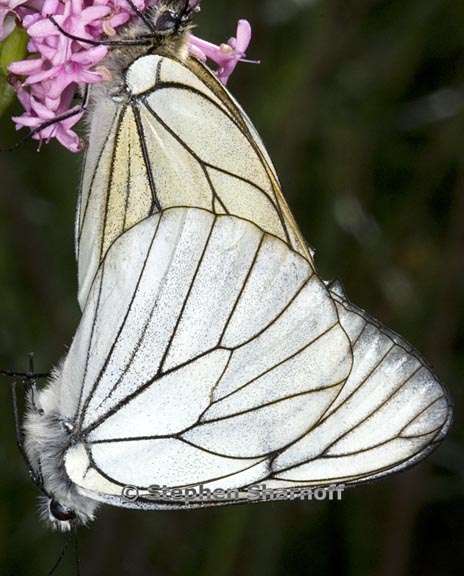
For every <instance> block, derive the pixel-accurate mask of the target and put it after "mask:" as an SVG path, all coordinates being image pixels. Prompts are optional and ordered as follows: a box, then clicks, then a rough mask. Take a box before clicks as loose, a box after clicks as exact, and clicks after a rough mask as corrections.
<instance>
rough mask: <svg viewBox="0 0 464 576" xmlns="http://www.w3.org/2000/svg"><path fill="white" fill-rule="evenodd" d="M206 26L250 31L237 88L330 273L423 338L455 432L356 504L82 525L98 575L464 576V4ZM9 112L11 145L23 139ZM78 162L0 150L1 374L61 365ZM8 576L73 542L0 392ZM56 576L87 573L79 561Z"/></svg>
mask: <svg viewBox="0 0 464 576" xmlns="http://www.w3.org/2000/svg"><path fill="white" fill-rule="evenodd" d="M203 8H204V10H203V14H202V16H201V18H200V19H199V24H200V33H201V34H202V35H203V36H204V37H207V38H209V39H213V40H216V41H221V40H223V39H224V38H225V37H227V36H228V35H229V34H230V33H231V31H232V29H233V25H234V21H235V20H236V19H238V18H239V17H247V18H249V19H250V20H251V21H252V22H253V25H254V30H255V37H254V42H253V45H252V48H251V49H250V52H249V56H250V57H252V58H260V59H261V60H262V64H261V65H260V66H252V65H242V66H241V67H240V68H239V70H238V71H237V72H236V73H235V75H234V76H233V78H232V81H231V84H230V87H231V90H232V91H233V93H234V94H236V95H237V96H238V97H239V100H240V101H241V102H242V104H243V105H244V107H245V108H246V109H247V110H248V111H249V113H250V115H251V117H252V118H253V119H254V121H255V123H256V125H257V127H258V129H259V130H260V131H261V132H262V134H263V136H264V139H265V142H266V143H267V144H268V147H269V149H270V152H271V155H272V156H273V158H274V160H275V163H276V165H277V168H278V170H279V173H280V175H281V178H282V182H283V185H284V190H285V192H286V194H287V197H288V198H289V202H290V204H291V206H292V208H293V210H294V213H295V215H296V218H297V220H298V222H299V223H300V225H301V227H302V229H303V231H304V234H305V236H306V238H307V239H308V241H309V242H310V243H311V244H312V245H313V246H314V247H315V248H316V249H317V263H318V266H319V269H320V271H321V273H322V275H323V276H324V277H325V278H327V279H332V278H335V277H339V278H341V279H342V281H343V282H344V284H345V287H346V290H347V292H348V295H349V296H350V297H351V299H352V300H353V301H354V302H355V303H357V304H358V305H360V306H362V307H364V308H366V309H367V310H369V311H370V312H371V313H372V314H374V315H375V316H376V317H378V318H379V319H381V320H382V321H383V322H384V323H386V324H387V325H388V326H390V327H391V328H393V329H395V330H397V331H398V332H400V333H401V334H403V335H404V336H405V337H407V339H408V340H410V341H411V342H412V343H413V344H414V345H415V346H416V347H417V348H418V349H419V350H421V351H422V352H423V353H424V354H425V356H426V357H427V359H428V360H429V361H430V362H431V363H432V364H433V366H434V368H435V370H436V372H437V373H438V374H439V375H440V376H441V378H442V379H443V381H444V382H445V383H446V384H447V385H448V386H449V389H450V390H451V393H452V396H453V398H454V401H455V404H456V420H455V424H454V427H453V429H452V430H451V433H450V436H449V438H448V439H447V440H446V441H445V443H444V444H443V446H442V447H441V448H439V450H438V451H437V452H435V453H434V454H433V455H432V457H431V458H429V459H428V460H427V461H426V462H424V463H421V464H420V465H419V466H417V467H416V468H415V469H413V470H411V471H408V472H405V473H402V474H400V475H398V476H397V477H393V478H389V479H387V480H384V481H382V482H378V483H375V484H372V485H368V486H363V487H360V488H357V489H354V490H352V491H350V492H348V493H346V495H345V498H344V501H343V502H342V503H339V504H338V503H307V504H265V505H261V506H247V507H241V508H236V509H233V508H230V509H222V510H219V511H216V510H215V511H200V512H189V513H188V512H184V513H137V512H129V511H124V510H117V509H110V508H106V509H104V510H102V512H101V513H100V515H99V518H98V521H97V522H96V523H95V524H94V525H93V526H91V527H90V529H88V530H82V531H81V553H82V568H83V574H84V576H94V575H98V576H106V575H113V574H114V575H120V574H128V575H131V576H132V575H137V576H138V575H143V576H147V575H152V574H153V575H156V576H165V575H166V576H170V575H183V576H190V575H195V576H229V575H236V574H240V575H242V574H243V575H245V576H247V575H253V576H260V575H264V576H273V575H275V576H280V575H286V576H296V575H303V574H305V575H308V576H319V575H324V576H326V575H332V574H334V575H335V574H337V575H338V574H343V575H348V576H352V575H353V576H403V575H418V576H419V575H420V576H428V575H430V576H448V575H454V574H457V573H458V572H459V573H460V572H461V569H462V566H463V565H464V552H463V550H464V540H463V539H464V527H463V525H464V484H463V479H464V453H463V449H462V447H463V431H462V412H461V408H462V404H463V392H462V390H463V388H462V373H463V369H464V345H463V344H464V342H463V340H464V322H463V320H464V307H463V304H464V296H463V295H464V273H463V269H464V266H463V256H464V153H463V149H464V3H463V2H458V1H456V0H392V1H375V0H348V1H346V0H338V1H334V0H319V1H317V0H312V1H311V0H306V1H304V0H299V1H297V0H292V1H290V0H288V1H285V0H268V1H250V0H241V1H236V2H231V1H226V0H210V1H208V0H204V2H203ZM12 111H13V110H12V109H10V110H9V111H8V112H7V115H6V116H4V117H3V118H2V119H1V120H0V122H1V128H0V134H1V137H0V140H1V143H2V145H5V144H6V143H12V142H14V141H15V139H17V138H18V137H17V136H15V135H14V133H13V130H12V127H11V124H10V121H9V118H8V116H9V115H10V114H11V113H12ZM80 162H81V159H80V157H79V156H73V155H72V154H70V153H68V152H66V151H65V150H63V149H60V148H59V147H58V146H55V145H49V146H45V147H44V148H43V149H42V151H41V152H40V153H37V152H36V151H35V145H33V144H28V145H26V146H25V147H23V148H22V149H21V150H18V151H16V152H13V153H3V154H0V188H1V194H0V283H1V296H0V365H1V366H2V367H7V368H9V367H12V366H15V365H16V367H18V368H20V367H23V366H24V364H25V361H26V353H27V352H29V351H31V350H33V351H35V353H36V358H37V368H39V369H40V370H48V369H49V368H50V366H51V365H53V364H54V363H56V362H57V361H58V360H59V359H60V358H61V357H62V356H63V355H64V354H65V353H66V349H67V346H68V345H69V343H70V340H71V338H72V335H73V333H74V330H75V328H76V325H77V323H78V320H79V310H78V307H77V305H76V297H75V294H76V278H75V276H76V269H75V263H74V257H73V217H74V205H75V201H76V186H77V181H78V176H79V165H80ZM0 410H1V413H0V415H1V419H0V428H1V429H0V439H1V440H0V442H1V445H0V467H1V485H0V575H1V576H4V575H5V576H10V575H14V576H29V575H34V576H41V575H46V574H47V571H48V570H49V568H50V567H51V565H52V564H53V562H54V560H55V559H56V557H57V556H58V554H59V551H60V549H61V547H62V544H63V537H62V536H60V535H57V534H54V533H51V532H49V531H48V530H47V529H46V528H45V527H44V526H43V525H42V524H41V523H40V521H39V520H38V517H37V514H36V492H35V489H34V487H33V486H32V484H31V483H30V482H29V480H28V477H27V473H26V471H25V469H24V467H23V465H22V462H21V458H20V456H19V454H18V452H17V451H16V448H15V440H14V431H13V419H12V414H11V407H10V398H9V394H8V383H7V381H6V380H5V379H2V380H1V386H0ZM58 573H59V574H62V575H65V574H73V566H72V555H71V554H69V555H68V556H67V557H66V560H65V563H64V565H63V566H62V568H61V570H60V571H59V572H58Z"/></svg>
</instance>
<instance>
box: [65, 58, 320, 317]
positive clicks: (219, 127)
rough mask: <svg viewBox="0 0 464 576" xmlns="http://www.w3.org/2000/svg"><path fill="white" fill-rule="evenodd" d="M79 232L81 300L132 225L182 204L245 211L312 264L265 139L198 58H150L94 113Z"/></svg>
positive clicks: (248, 217) (133, 68)
mask: <svg viewBox="0 0 464 576" xmlns="http://www.w3.org/2000/svg"><path fill="white" fill-rule="evenodd" d="M90 121H91V131H90V138H89V142H90V144H89V150H88V153H87V156H86V162H85V167H84V177H83V183H82V190H81V194H80V202H79V210H78V217H77V219H78V222H77V231H76V240H77V241H76V245H77V257H78V263H79V300H80V303H81V306H83V305H84V304H85V301H86V298H87V295H88V292H89V289H90V286H91V285H92V282H93V278H94V276H95V274H96V271H97V269H98V266H99V265H100V263H101V262H102V260H103V258H104V256H105V254H106V253H107V251H108V249H109V247H110V246H111V245H112V244H113V242H114V241H115V240H116V239H117V238H119V237H120V236H121V234H122V233H124V232H125V231H126V230H128V229H130V228H131V227H132V226H134V225H135V224H137V223H138V222H141V221H142V220H143V219H145V218H147V217H148V216H150V215H153V214H155V213H157V212H159V211H161V210H165V209H167V208H171V207H175V206H186V207H196V208H204V209H206V210H209V211H210V212H212V213H213V214H229V215H235V216H239V217H241V218H244V219H246V220H249V221H250V222H253V223H255V224H256V225H258V226H259V227H260V228H261V229H262V230H263V231H265V232H267V233H269V234H272V235H274V236H276V237H277V238H280V239H281V240H283V241H285V242H287V243H288V244H289V245H290V246H291V247H292V248H293V249H294V250H296V251H297V252H299V253H300V254H302V255H303V256H304V257H306V258H307V259H308V261H310V262H311V255H310V253H309V252H308V249H307V247H306V244H305V242H304V241H303V240H302V238H301V235H300V233H299V231H298V229H297V226H296V224H295V222H294V219H293V217H292V215H291V213H290V211H289V209H288V206H287V204H286V202H285V200H284V197H283V195H282V192H281V190H280V185H279V182H278V179H277V176H276V173H275V170H274V168H273V166H272V164H271V161H270V159H269V157H268V155H267V153H266V150H265V149H264V146H263V145H262V143H261V140H260V138H259V136H258V134H257V132H256V130H255V129H254V127H253V126H252V124H251V122H250V121H249V120H248V118H247V117H246V115H245V113H244V112H243V110H242V109H241V108H240V107H239V106H238V105H237V104H236V103H235V101H234V100H233V99H232V97H231V96H230V94H229V93H228V92H227V90H226V88H224V86H222V84H220V82H218V81H217V80H216V79H215V77H214V76H213V74H211V73H210V72H209V70H208V69H207V68H206V67H205V66H203V65H202V64H200V63H199V62H197V61H195V60H193V59H191V60H189V61H188V62H187V63H186V64H185V65H184V64H181V63H180V62H177V61H174V60H172V59H170V58H167V57H161V56H157V55H150V56H145V57H143V58H140V59H139V60H137V61H136V62H134V64H132V65H131V67H130V68H129V70H128V72H127V77H126V88H125V92H124V93H123V94H122V95H119V96H118V97H117V98H116V101H113V100H112V99H111V98H110V97H109V96H107V97H101V98H98V99H97V100H96V103H95V108H94V110H93V112H92V115H91V119H90Z"/></svg>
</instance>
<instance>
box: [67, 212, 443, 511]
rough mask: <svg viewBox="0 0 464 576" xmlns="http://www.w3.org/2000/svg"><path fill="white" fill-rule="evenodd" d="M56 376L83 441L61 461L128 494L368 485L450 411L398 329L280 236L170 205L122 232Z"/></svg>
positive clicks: (422, 444)
mask: <svg viewBox="0 0 464 576" xmlns="http://www.w3.org/2000/svg"><path fill="white" fill-rule="evenodd" d="M62 380H63V382H64V383H66V386H65V387H63V398H62V407H63V413H64V415H65V416H66V417H67V418H69V419H70V420H71V421H73V422H74V423H75V435H76V437H77V438H78V440H79V441H78V442H77V443H76V444H75V445H74V446H73V447H72V448H70V449H69V450H68V452H67V454H66V469H67V473H68V475H69V476H70V478H71V480H72V481H73V482H75V483H76V484H77V485H78V486H79V487H81V488H82V489H83V490H84V491H85V493H86V494H88V495H89V496H91V497H92V498H94V499H101V500H104V501H108V502H112V503H115V504H117V505H120V506H130V505H131V504H130V503H129V502H127V501H126V500H124V498H122V497H121V490H122V487H123V486H125V485H131V486H136V487H138V488H140V489H141V490H144V489H148V487H150V486H153V485H161V486H162V485H167V486H170V487H180V486H191V485H199V484H202V485H204V486H206V487H210V488H215V487H220V488H223V489H228V488H229V489H231V488H234V489H236V488H237V489H240V488H244V487H246V486H248V485H250V484H255V483H262V482H265V483H266V485H267V486H268V488H282V487H297V486H311V485H313V486H324V485H329V484H332V483H334V482H336V481H344V482H346V483H348V484H349V483H356V482H361V481H365V480H368V479H372V478H375V477H377V476H379V475H384V474H387V473H390V472H393V471H395V470H397V469H400V468H402V467H404V466H406V465H408V464H411V463H412V462H414V461H416V460H417V459H419V458H420V457H422V456H424V455H425V454H426V453H428V452H429V451H430V449H431V447H433V446H434V444H435V443H437V442H438V441H439V440H440V439H441V438H442V436H443V435H444V434H445V432H446V428H447V426H448V420H449V406H448V402H447V400H446V398H445V396H444V392H443V390H442V388H441V387H440V385H439V384H438V383H437V381H436V380H435V378H434V377H433V375H432V374H431V372H430V371H429V370H428V369H427V368H426V367H425V366H424V364H423V362H422V361H421V360H420V359H419V358H418V357H417V356H416V355H415V354H414V353H413V352H412V351H411V350H410V349H409V348H408V347H407V346H406V345H405V344H404V343H403V342H402V341H401V340H400V339H399V338H398V337H396V336H393V335H392V334H390V333H388V332H387V331H385V330H383V329H382V328H380V327H379V326H378V325H377V324H376V323H375V322H374V321H372V320H370V319H369V318H367V317H366V316H365V315H364V314H363V313H361V312H360V311H358V310H357V309H355V308H354V307H352V306H351V305H350V304H349V303H347V302H346V301H345V300H344V299H343V298H340V297H337V296H336V295H335V294H330V292H329V291H328V290H327V288H326V286H325V284H324V283H323V282H322V281H321V280H320V279H319V278H318V276H317V275H316V274H315V273H314V271H313V269H312V266H311V265H310V264H309V263H308V261H307V260H306V259H305V258H303V257H302V256H301V255H300V254H298V253H297V252H296V251H294V250H292V249H291V248H289V246H288V245H287V244H286V243H285V242H283V241H282V240H281V239H280V238H278V237H276V236H272V235H270V234H268V233H265V232H264V231H263V230H261V229H260V228H258V227H257V226H256V225H254V224H252V223H250V222H248V221H246V220H243V219H241V218H238V217H236V216H228V215H214V214H212V213H211V212H210V211H207V210H203V209H192V208H191V209H185V208H171V209H168V210H165V211H163V212H162V213H160V214H156V215H154V216H151V217H150V218H148V219H146V220H145V221H144V222H142V223H140V224H138V225H137V226H136V227H134V228H132V229H131V230H129V231H128V232H126V233H125V234H124V235H123V236H122V237H120V238H119V239H117V240H116V241H115V243H114V244H113V246H112V247H111V248H110V249H109V251H108V253H107V254H106V257H105V259H104V262H103V264H102V266H101V267H100V269H99V271H98V273H97V275H96V277H95V281H94V283H93V286H92V289H91V291H90V293H89V297H88V300H87V303H86V306H85V309H84V314H83V318H82V321H81V324H80V327H79V330H78V332H77V335H76V337H75V340H74V342H73V345H72V347H71V350H70V352H69V354H68V357H67V359H66V362H65V365H64V368H63V374H62ZM70 390H74V391H77V390H79V397H77V396H74V397H71V396H70V392H69V391H70ZM138 505H143V506H145V507H147V508H157V507H163V506H168V504H167V503H166V502H164V503H160V502H149V501H146V502H144V503H142V504H140V503H139V504H138ZM203 505H207V503H203ZM170 506H171V507H172V506H175V504H172V503H171V504H170ZM179 506H181V504H179Z"/></svg>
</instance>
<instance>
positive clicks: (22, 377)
mask: <svg viewBox="0 0 464 576" xmlns="http://www.w3.org/2000/svg"><path fill="white" fill-rule="evenodd" d="M0 374H1V375H3V376H7V377H9V378H12V379H13V380H12V382H11V396H12V405H13V416H14V422H15V433H16V444H17V446H18V449H19V451H20V453H21V456H22V457H23V460H24V462H25V463H26V466H27V469H28V472H29V474H30V476H31V478H32V480H33V482H34V484H35V485H36V486H37V487H38V488H40V489H41V490H43V477H42V472H41V470H35V468H34V466H33V464H32V462H31V460H30V458H29V456H28V455H27V452H26V449H25V446H24V435H23V432H22V429H21V418H20V416H19V408H18V405H19V403H18V380H19V381H20V382H21V383H22V384H24V385H25V386H26V390H31V393H32V395H31V402H32V406H33V409H34V410H35V411H37V412H38V411H39V410H40V409H39V408H38V407H37V404H36V395H37V380H38V379H40V378H48V377H49V376H50V374H44V373H36V372H34V355H33V354H29V370H28V371H27V372H15V371H11V370H0Z"/></svg>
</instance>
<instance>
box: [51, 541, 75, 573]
mask: <svg viewBox="0 0 464 576" xmlns="http://www.w3.org/2000/svg"><path fill="white" fill-rule="evenodd" d="M69 542H70V539H69V537H67V538H66V541H65V543H64V546H63V549H62V550H61V552H60V555H59V556H58V558H57V560H56V562H55V564H53V567H52V569H51V570H50V572H49V573H48V574H47V576H53V574H55V572H56V571H57V570H58V568H59V567H60V564H61V562H62V561H63V558H64V555H65V554H66V550H67V549H68V545H69Z"/></svg>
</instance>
